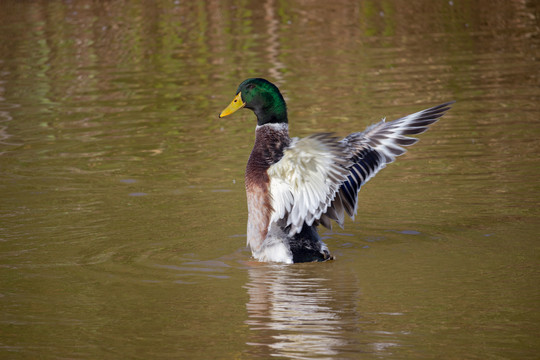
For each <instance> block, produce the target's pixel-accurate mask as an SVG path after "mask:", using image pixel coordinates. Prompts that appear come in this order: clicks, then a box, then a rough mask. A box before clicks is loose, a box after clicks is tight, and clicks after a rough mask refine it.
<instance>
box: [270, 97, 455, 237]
mask: <svg viewBox="0 0 540 360" xmlns="http://www.w3.org/2000/svg"><path fill="white" fill-rule="evenodd" d="M452 103H453V102H448V103H445V104H442V105H438V106H435V107H432V108H429V109H426V110H422V111H419V112H417V113H414V114H411V115H407V116H405V117H402V118H400V119H397V120H394V121H391V122H385V120H384V119H383V120H382V121H380V122H379V123H377V124H374V125H371V126H369V127H368V128H367V129H366V130H365V131H363V132H357V133H353V134H350V135H349V136H347V137H346V138H344V139H342V140H338V139H337V138H336V137H334V136H333V135H331V134H316V135H312V136H310V137H307V138H303V139H297V138H295V139H293V140H292V142H291V144H290V146H289V147H288V148H287V149H285V150H284V153H283V157H282V158H281V160H280V161H278V162H277V163H275V164H274V165H272V166H270V168H269V169H268V176H269V177H270V195H271V199H272V209H273V212H272V217H271V220H270V224H272V223H276V222H279V221H285V226H290V228H289V235H293V234H295V233H298V232H300V231H301V230H302V227H303V225H304V223H305V224H307V225H312V224H313V223H316V224H318V223H320V224H322V225H324V226H326V227H328V228H331V221H330V220H335V221H336V222H337V223H338V224H339V225H340V226H341V227H343V222H344V218H345V213H347V214H348V215H349V216H350V217H352V218H353V219H354V215H355V214H356V211H357V206H358V202H357V200H358V192H359V191H360V188H361V187H362V185H364V184H365V183H366V182H367V181H368V180H369V179H371V178H372V177H373V176H374V175H375V174H377V172H379V170H381V169H382V168H384V167H385V166H386V164H388V163H391V162H393V161H394V160H395V158H396V157H397V156H399V155H402V154H404V153H405V149H404V148H403V146H410V145H413V144H415V143H416V142H417V141H418V139H416V138H412V137H409V136H408V135H416V134H420V133H423V132H424V131H426V130H427V128H428V126H429V125H431V124H432V123H434V122H436V121H437V120H438V119H439V118H440V117H441V116H442V115H443V114H444V113H445V112H446V111H447V110H448V109H450V105H451V104H452Z"/></svg>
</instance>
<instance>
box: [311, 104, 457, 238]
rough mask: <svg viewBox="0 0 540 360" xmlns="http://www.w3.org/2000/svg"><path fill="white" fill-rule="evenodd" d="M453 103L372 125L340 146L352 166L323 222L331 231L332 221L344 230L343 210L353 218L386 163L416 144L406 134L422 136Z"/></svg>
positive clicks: (324, 215) (342, 141)
mask: <svg viewBox="0 0 540 360" xmlns="http://www.w3.org/2000/svg"><path fill="white" fill-rule="evenodd" d="M453 103H454V102H453V101H452V102H448V103H444V104H441V105H438V106H435V107H432V108H429V109H426V110H422V111H419V112H417V113H414V114H411V115H407V116H405V117H402V118H400V119H397V120H394V121H390V122H385V120H384V119H383V120H382V121H380V122H379V123H377V124H374V125H371V126H369V127H368V128H367V129H366V130H365V131H363V132H357V133H352V134H350V135H349V136H347V137H346V138H344V139H343V140H341V143H342V144H343V145H344V146H345V147H346V148H347V154H348V157H349V159H350V161H351V164H350V165H349V166H348V167H347V170H348V171H349V174H348V175H347V178H346V180H345V181H343V183H342V184H341V186H340V188H339V191H338V194H337V196H336V197H335V199H334V200H333V203H332V204H331V205H330V206H329V207H328V209H327V211H326V213H323V214H322V215H321V218H320V219H319V221H320V223H321V224H322V225H324V226H326V227H328V228H331V223H330V219H332V220H335V221H336V222H337V223H338V224H339V225H340V226H341V227H343V220H344V211H345V212H346V213H347V214H348V215H349V216H350V217H352V218H353V219H354V215H355V214H356V212H357V207H358V192H359V191H360V188H361V187H362V185H364V184H365V183H366V182H367V181H368V180H369V179H371V178H372V177H373V176H374V175H375V174H377V172H379V170H381V169H383V168H384V167H385V166H386V164H388V163H391V162H393V161H394V160H395V158H396V157H397V156H400V155H402V154H404V153H405V151H406V150H405V149H404V148H403V146H410V145H413V144H415V143H416V142H417V141H418V139H416V138H412V137H409V136H407V135H417V134H421V133H423V132H424V131H426V130H427V129H428V126H429V125H431V124H433V123H434V122H436V121H437V120H439V118H440V117H441V116H443V115H444V113H445V112H446V111H447V110H449V109H450V105H452V104H453Z"/></svg>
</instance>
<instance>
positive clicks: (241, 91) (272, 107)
mask: <svg viewBox="0 0 540 360" xmlns="http://www.w3.org/2000/svg"><path fill="white" fill-rule="evenodd" d="M243 107H245V108H246V109H250V110H252V111H253V112H254V113H255V115H256V116H257V125H264V124H269V123H287V122H288V120H287V106H286V105H285V100H283V96H281V93H280V92H279V89H278V88H277V86H276V85H274V84H272V83H271V82H270V81H268V80H265V79H261V78H253V79H247V80H245V81H244V82H242V83H241V84H240V86H238V90H237V91H236V97H235V98H234V99H233V101H232V102H231V103H230V104H229V106H227V108H226V109H225V110H223V111H222V112H221V114H219V117H220V118H222V117H224V116H227V115H230V114H232V113H234V112H235V111H237V110H239V109H241V108H243Z"/></svg>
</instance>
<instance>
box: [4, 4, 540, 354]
mask: <svg viewBox="0 0 540 360" xmlns="http://www.w3.org/2000/svg"><path fill="white" fill-rule="evenodd" d="M538 14H539V8H538V4H537V3H536V2H528V1H523V2H500V3H493V2H487V1H477V2H462V1H450V2H448V1H423V2H422V1H421V2H414V3H411V2H404V1H384V2H375V1H362V2H354V3H353V2H346V1H337V2H336V1H334V2H331V3H328V2H326V1H313V2H310V3H309V4H305V3H303V2H285V1H266V2H264V3H263V4H262V5H261V4H260V3H258V2H253V3H250V2H244V3H242V4H237V3H234V2H228V1H226V2H217V1H208V2H187V3H183V2H167V1H155V2H142V3H141V2H127V3H126V2H121V1H110V2H93V1H77V2H69V1H65V2H61V1H37V2H18V1H13V0H11V1H9V0H8V1H2V2H1V3H0V30H1V31H0V170H1V171H0V197H1V199H2V200H1V203H0V205H1V206H0V279H1V282H0V310H1V312H0V313H1V316H0V357H1V358H6V359H34V358H38V357H39V358H44V359H57V358H73V359H96V358H101V359H118V358H133V359H138V358H140V359H148V358H151V359H169V358H185V359H209V358H216V359H217V358H223V359H231V358H242V359H254V358H262V359H266V358H269V357H275V358H293V359H312V358H321V359H322V358H326V359H346V358H354V359H357V358H362V359H375V358H376V359H379V358H388V359H433V358H441V359H442V358H445V359H528V358H529V359H533V358H537V356H538V353H539V351H540V341H539V340H538V333H540V316H539V315H538V314H539V313H540V312H539V310H540V309H539V306H538V304H539V303H540V301H539V300H540V290H539V289H540V288H539V285H540V268H539V260H540V257H539V247H538V230H539V228H540V225H539V220H538V219H539V210H538V202H539V186H538V177H539V175H540V174H539V161H538V153H539V150H540V143H539V142H538V139H539V135H540V131H539V118H540V108H539V106H538V103H539V100H540V86H539V85H540V80H539V73H540V72H539V70H540V68H539V61H538V54H539V45H540V39H539V20H538ZM252 76H262V77H267V78H269V79H271V80H273V81H274V82H276V83H277V84H278V85H279V86H280V88H281V89H282V91H283V93H284V95H285V97H286V100H287V101H288V105H289V116H290V119H291V133H292V134H293V135H297V136H305V135H308V134H310V133H313V132H320V131H335V132H336V133H338V134H340V135H346V134H348V133H350V132H352V131H358V130H362V129H364V128H365V126H367V125H368V124H370V123H372V122H375V121H377V120H379V118H380V117H383V116H387V117H388V119H394V118H396V117H399V116H402V115H405V114H408V113H410V112H414V111H418V110H421V109H424V108H426V107H429V106H432V105H436V104H439V103H442V102H445V101H449V100H457V103H456V104H455V105H454V107H453V109H452V110H451V111H450V112H449V113H448V115H447V116H445V117H444V118H443V120H441V121H440V122H439V123H437V124H435V125H434V126H433V127H432V129H431V130H430V131H428V132H427V133H425V134H422V135H420V138H421V141H420V142H419V143H418V144H417V145H415V146H414V147H413V148H411V150H410V151H409V152H408V153H407V154H406V155H405V156H403V157H401V158H399V159H398V160H397V161H396V163H394V164H391V165H390V166H388V168H386V169H385V170H383V171H382V172H381V173H379V174H378V175H377V176H376V177H375V178H374V179H373V180H371V181H370V182H369V183H368V184H367V185H366V186H365V187H364V188H363V189H362V191H361V194H360V206H359V215H358V216H357V219H356V221H355V222H352V221H347V222H346V227H345V229H344V230H341V229H339V228H336V229H334V231H325V230H323V231H322V232H323V233H324V237H325V241H326V243H327V244H328V245H329V247H330V249H331V251H332V252H333V253H334V254H335V255H336V257H337V260H336V261H333V262H328V263H323V264H297V265H293V266H283V265H275V264H260V263H256V262H254V261H252V260H251V258H250V253H249V252H248V251H247V250H246V249H245V247H244V244H245V232H246V230H245V223H246V216H247V215H246V204H245V193H244V184H243V170H244V166H245V163H246V161H247V157H248V155H249V152H250V149H251V146H252V142H253V130H254V126H255V123H254V119H253V115H252V114H251V113H249V112H248V111H240V112H238V113H237V114H235V115H234V116H231V117H227V118H225V119H222V120H218V119H217V114H218V113H219V112H220V111H221V110H222V109H223V108H224V107H225V106H226V105H227V104H228V103H229V102H230V100H231V99H232V97H233V96H234V92H235V90H236V87H237V85H238V84H239V83H240V81H242V80H243V79H244V78H247V77H252Z"/></svg>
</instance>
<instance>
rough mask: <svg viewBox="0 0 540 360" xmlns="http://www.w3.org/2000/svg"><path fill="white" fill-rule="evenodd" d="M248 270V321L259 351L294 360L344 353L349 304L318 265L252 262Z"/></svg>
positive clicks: (251, 339)
mask: <svg viewBox="0 0 540 360" xmlns="http://www.w3.org/2000/svg"><path fill="white" fill-rule="evenodd" d="M248 272H249V280H250V281H249V283H248V285H247V289H248V294H249V302H248V303H247V305H246V306H247V310H248V318H249V319H248V320H247V321H246V323H247V324H248V325H249V326H250V329H251V330H252V333H253V336H252V338H250V340H249V342H248V344H249V345H253V346H256V347H258V348H259V349H257V350H255V352H257V353H263V354H266V353H267V354H268V355H270V356H284V357H289V358H293V359H302V358H309V357H310V356H323V355H324V356H333V355H337V354H338V353H339V348H340V347H343V346H344V345H345V344H346V342H347V340H346V339H345V338H343V337H342V336H341V335H342V334H341V327H342V326H343V321H344V319H342V314H343V311H344V309H345V308H346V306H344V304H342V303H341V302H337V301H336V298H335V297H336V295H338V294H336V293H335V292H336V289H334V288H333V286H332V284H331V283H330V281H329V280H328V279H324V278H323V277H321V276H317V275H316V270H315V269H313V267H312V268H308V267H304V268H300V267H291V266H282V265H261V264H252V266H251V267H250V268H249V269H248ZM349 290H350V289H349ZM349 301H352V299H349ZM338 304H339V305H340V307H341V308H340V309H338V308H336V306H337V305H338ZM349 305H351V304H349ZM350 315H351V314H348V316H350Z"/></svg>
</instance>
